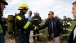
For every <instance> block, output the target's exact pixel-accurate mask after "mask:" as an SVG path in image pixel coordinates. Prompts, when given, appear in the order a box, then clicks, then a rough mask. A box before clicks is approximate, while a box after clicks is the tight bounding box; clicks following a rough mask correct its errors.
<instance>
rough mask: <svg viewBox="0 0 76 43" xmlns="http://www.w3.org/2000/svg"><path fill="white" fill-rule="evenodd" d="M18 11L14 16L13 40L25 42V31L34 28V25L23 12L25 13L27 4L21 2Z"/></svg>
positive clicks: (20, 42)
mask: <svg viewBox="0 0 76 43" xmlns="http://www.w3.org/2000/svg"><path fill="white" fill-rule="evenodd" d="M18 10H20V13H19V14H18V15H16V16H15V20H14V22H15V23H14V24H15V29H14V33H15V42H16V43H27V42H26V31H27V30H31V29H34V30H36V26H33V25H32V24H31V23H30V22H29V21H28V19H26V18H25V14H26V13H27V10H28V6H27V5H26V4H24V3H23V4H21V5H20V7H19V9H18Z"/></svg>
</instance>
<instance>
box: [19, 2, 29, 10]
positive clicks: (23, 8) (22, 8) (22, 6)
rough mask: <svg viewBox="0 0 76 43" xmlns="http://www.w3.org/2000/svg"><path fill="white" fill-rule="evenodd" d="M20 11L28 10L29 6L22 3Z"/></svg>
mask: <svg viewBox="0 0 76 43" xmlns="http://www.w3.org/2000/svg"><path fill="white" fill-rule="evenodd" d="M18 10H28V6H27V4H25V3H22V4H21V5H20V7H19V8H18Z"/></svg>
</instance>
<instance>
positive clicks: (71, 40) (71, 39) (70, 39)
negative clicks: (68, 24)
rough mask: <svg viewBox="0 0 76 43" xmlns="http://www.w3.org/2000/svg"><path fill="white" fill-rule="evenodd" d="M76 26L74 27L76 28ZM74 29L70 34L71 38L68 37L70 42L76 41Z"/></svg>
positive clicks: (74, 42)
mask: <svg viewBox="0 0 76 43" xmlns="http://www.w3.org/2000/svg"><path fill="white" fill-rule="evenodd" d="M75 27H76V26H75ZM75 27H74V29H75ZM74 29H73V31H72V32H71V34H70V36H69V38H68V43H76V37H75V39H74V40H73V36H74V34H73V32H74Z"/></svg>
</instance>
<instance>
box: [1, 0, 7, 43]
mask: <svg viewBox="0 0 76 43" xmlns="http://www.w3.org/2000/svg"><path fill="white" fill-rule="evenodd" d="M5 5H8V3H7V2H6V0H0V43H5V40H4V33H3V28H2V25H4V24H5V23H4V22H3V21H2V16H3V10H4V8H5Z"/></svg>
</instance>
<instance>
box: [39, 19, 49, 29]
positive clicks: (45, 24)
mask: <svg viewBox="0 0 76 43" xmlns="http://www.w3.org/2000/svg"><path fill="white" fill-rule="evenodd" d="M47 26H48V20H46V22H45V23H44V24H43V25H42V26H40V27H39V30H41V29H44V28H46V27H47Z"/></svg>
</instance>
